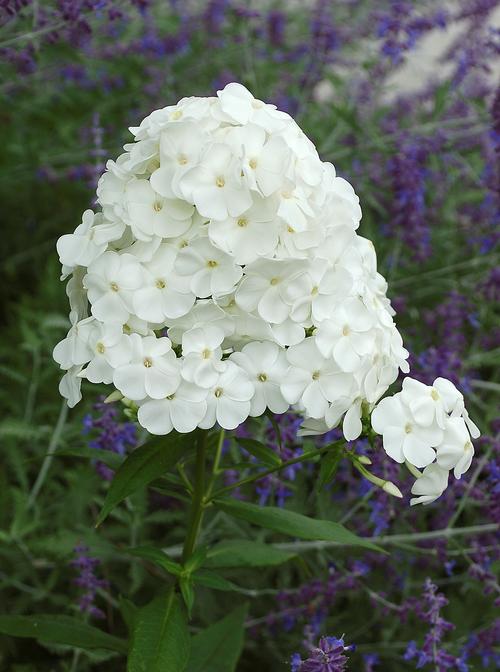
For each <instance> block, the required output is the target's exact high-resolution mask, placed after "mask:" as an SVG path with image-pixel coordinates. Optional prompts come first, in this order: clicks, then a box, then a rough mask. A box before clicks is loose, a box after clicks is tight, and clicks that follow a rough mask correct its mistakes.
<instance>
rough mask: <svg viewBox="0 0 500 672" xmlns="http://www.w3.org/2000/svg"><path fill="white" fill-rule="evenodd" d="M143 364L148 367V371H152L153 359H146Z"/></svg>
mask: <svg viewBox="0 0 500 672" xmlns="http://www.w3.org/2000/svg"><path fill="white" fill-rule="evenodd" d="M143 364H144V366H145V367H146V369H150V368H151V367H152V366H153V360H152V359H151V357H144V361H143Z"/></svg>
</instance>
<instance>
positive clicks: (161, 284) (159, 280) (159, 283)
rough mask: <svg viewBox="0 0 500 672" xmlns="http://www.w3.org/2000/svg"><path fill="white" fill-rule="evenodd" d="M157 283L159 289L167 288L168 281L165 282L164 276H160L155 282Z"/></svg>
mask: <svg viewBox="0 0 500 672" xmlns="http://www.w3.org/2000/svg"><path fill="white" fill-rule="evenodd" d="M155 285H156V287H157V289H165V287H166V286H167V283H166V282H165V280H162V278H158V280H157V281H156V282H155Z"/></svg>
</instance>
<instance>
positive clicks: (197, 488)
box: [182, 430, 208, 563]
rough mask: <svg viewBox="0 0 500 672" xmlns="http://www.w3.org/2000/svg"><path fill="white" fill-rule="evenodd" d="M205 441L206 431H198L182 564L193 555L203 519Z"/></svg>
mask: <svg viewBox="0 0 500 672" xmlns="http://www.w3.org/2000/svg"><path fill="white" fill-rule="evenodd" d="M207 441H208V431H207V430H199V433H198V437H197V442H196V464H195V474H194V482H193V496H192V500H191V510H190V512H189V523H188V531H187V535H186V540H185V542H184V549H183V551H182V561H183V562H184V563H185V562H186V561H187V560H189V558H190V557H191V556H192V554H193V551H194V549H195V546H196V540H197V539H198V534H199V531H200V527H201V522H202V519H203V499H204V496H205V461H206V452H207Z"/></svg>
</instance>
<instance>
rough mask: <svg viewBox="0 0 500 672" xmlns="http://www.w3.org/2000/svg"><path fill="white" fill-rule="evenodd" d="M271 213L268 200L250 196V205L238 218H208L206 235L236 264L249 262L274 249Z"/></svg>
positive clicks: (273, 211) (275, 234)
mask: <svg viewBox="0 0 500 672" xmlns="http://www.w3.org/2000/svg"><path fill="white" fill-rule="evenodd" d="M275 214H276V207H275V204H273V202H272V201H270V200H269V199H267V200H264V199H262V198H259V197H254V200H253V204H252V206H251V207H250V208H249V209H248V210H246V211H245V212H243V213H242V214H241V215H240V216H239V217H228V218H227V219H223V220H211V221H210V222H209V224H208V235H209V237H210V240H211V241H212V242H213V243H214V244H215V245H217V247H219V248H220V249H221V250H224V251H225V252H228V253H230V254H232V255H233V256H234V260H235V261H236V263H237V264H249V263H250V262H252V261H255V260H256V259H257V258H258V257H260V256H266V255H272V253H273V252H274V250H275V248H276V245H277V243H278V229H277V226H276V222H275Z"/></svg>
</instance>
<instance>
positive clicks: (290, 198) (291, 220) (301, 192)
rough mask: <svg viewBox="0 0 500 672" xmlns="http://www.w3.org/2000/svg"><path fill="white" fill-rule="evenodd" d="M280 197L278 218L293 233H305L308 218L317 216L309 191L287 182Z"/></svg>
mask: <svg viewBox="0 0 500 672" xmlns="http://www.w3.org/2000/svg"><path fill="white" fill-rule="evenodd" d="M279 195H280V201H279V206H278V217H281V219H282V220H283V221H284V222H285V223H286V224H287V226H288V227H290V229H291V230H292V232H296V231H299V232H300V231H305V230H306V229H307V228H308V218H310V217H314V214H315V213H314V210H313V209H312V207H311V205H310V202H309V199H308V192H307V190H306V189H304V188H302V187H300V186H297V185H294V184H293V183H292V182H290V181H287V182H286V183H285V184H284V185H283V187H282V189H281V191H280V194H279Z"/></svg>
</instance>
